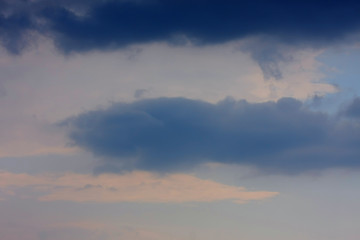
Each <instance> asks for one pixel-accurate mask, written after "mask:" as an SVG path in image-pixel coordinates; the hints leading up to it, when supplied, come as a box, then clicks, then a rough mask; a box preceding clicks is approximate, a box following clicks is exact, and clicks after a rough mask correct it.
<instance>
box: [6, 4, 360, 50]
mask: <svg viewBox="0 0 360 240" xmlns="http://www.w3.org/2000/svg"><path fill="white" fill-rule="evenodd" d="M0 6H1V7H2V11H0V12H2V13H3V14H4V13H5V14H6V15H9V13H10V15H11V16H10V17H9V18H7V17H4V15H3V16H2V17H1V19H2V20H1V21H2V22H6V19H7V21H8V22H9V23H8V24H4V23H3V24H2V25H9V24H10V25H11V23H13V26H15V28H7V27H5V28H4V27H3V29H2V32H3V33H4V32H7V31H10V32H9V33H11V32H12V31H15V32H17V31H18V30H19V31H20V29H24V30H26V29H27V28H28V26H29V22H28V21H27V20H26V21H25V20H19V19H24V18H27V15H31V18H32V19H33V21H32V22H33V23H36V24H35V25H36V26H34V29H37V30H38V31H39V32H41V33H42V34H45V35H47V36H50V37H52V38H53V39H54V41H55V42H56V44H57V46H58V47H59V48H61V49H62V50H63V51H65V52H71V51H88V50H92V49H108V48H117V47H124V46H127V45H130V44H134V43H147V42H154V41H168V42H173V43H178V42H179V36H185V37H186V38H188V39H190V40H193V42H194V43H196V44H199V45H202V44H217V43H224V42H227V41H230V40H235V39H240V38H243V37H246V36H253V35H271V36H276V37H278V38H279V39H281V41H283V42H286V43H295V44H300V45H301V44H305V45H308V44H310V45H313V46H316V45H318V44H320V45H321V44H324V43H333V42H337V41H340V40H342V39H343V37H345V36H346V35H348V34H351V33H354V32H357V31H358V30H359V27H360V16H359V12H360V3H359V1H350V0H344V1H320V0H313V1H310V0H302V1H285V0H245V1H237V0H225V1H224V0H221V1H220V0H195V1H194V0H150V1H145V0H144V1H141V0H138V1H136V0H122V1H115V0H113V1H110V0H102V1H100V0H99V1H91V2H89V1H86V0H74V1H68V0H59V1H44V0H38V1H26V0H23V1H21V0H14V1H4V0H2V1H0ZM9 9H10V10H11V11H8V10H9ZM20 15H21V16H20ZM11 29H15V30H11ZM7 35H8V34H7ZM13 35H14V36H19V37H21V36H20V35H21V34H20V35H19V34H18V35H16V34H13ZM180 42H181V41H180ZM4 45H5V46H7V45H6V42H5V44H4ZM10 49H11V46H10Z"/></svg>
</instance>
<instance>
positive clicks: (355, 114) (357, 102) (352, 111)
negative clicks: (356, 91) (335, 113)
mask: <svg viewBox="0 0 360 240" xmlns="http://www.w3.org/2000/svg"><path fill="white" fill-rule="evenodd" d="M345 115H346V116H348V117H352V118H359V117H360V98H359V97H357V98H355V99H354V100H353V101H352V102H351V103H350V104H349V106H347V108H346V109H345Z"/></svg>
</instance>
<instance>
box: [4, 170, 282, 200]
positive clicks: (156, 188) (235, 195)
mask: <svg viewBox="0 0 360 240" xmlns="http://www.w3.org/2000/svg"><path fill="white" fill-rule="evenodd" d="M0 180H1V181H0V186H1V188H2V189H5V190H6V191H4V192H3V193H2V194H3V195H5V196H8V195H10V196H11V195H14V191H17V192H18V191H19V190H21V189H24V188H27V189H30V190H31V191H32V193H33V194H35V195H37V198H38V199H39V200H40V201H71V202H99V203H111V202H113V203H116V202H143V203H144V202H149V203H186V202H214V201H223V200H230V201H233V202H235V203H246V202H248V201H253V200H262V199H266V198H271V197H274V196H276V195H277V194H278V193H277V192H269V191H248V190H246V189H245V188H243V187H236V186H229V185H225V184H221V183H217V182H215V181H212V180H204V179H199V178H197V177H195V176H192V175H187V174H171V175H165V176H157V175H155V174H152V173H148V172H130V173H126V174H123V175H117V174H102V175H99V176H94V175H86V174H75V173H67V174H63V175H56V174H53V175H49V174H48V175H29V174H16V173H11V172H0ZM17 195H19V196H21V195H22V194H21V192H18V194H17ZM23 196H24V197H26V193H25V194H24V195H23ZM28 197H29V196H28Z"/></svg>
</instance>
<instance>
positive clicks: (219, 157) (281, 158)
mask: <svg viewBox="0 0 360 240" xmlns="http://www.w3.org/2000/svg"><path fill="white" fill-rule="evenodd" d="M63 124H64V125H66V126H67V127H68V128H69V137H70V139H71V140H72V144H74V145H75V146H78V147H81V148H84V149H86V150H88V151H90V152H93V153H94V154H95V155H97V156H98V157H101V158H102V159H103V164H104V165H103V167H102V170H106V171H109V170H110V171H117V170H118V169H111V168H112V166H121V167H120V169H121V168H123V169H129V168H130V169H131V168H138V169H146V170H154V171H173V170H180V169H186V168H191V167H193V166H195V165H197V164H200V163H203V162H207V161H215V162H221V163H239V164H245V165H252V166H256V167H259V168H262V169H271V170H278V171H285V172H301V171H306V170H312V169H323V168H329V167H358V166H360V161H359V159H360V158H359V157H360V150H358V146H359V144H360V137H359V136H360V135H359V133H360V129H359V127H358V126H356V125H351V123H348V124H339V123H338V122H337V121H335V120H332V119H331V118H330V117H329V116H327V115H326V114H323V113H319V112H314V111H310V110H308V109H307V108H306V107H305V106H304V105H302V103H301V102H299V101H297V100H295V99H292V98H283V99H280V100H279V101H278V102H266V103H257V104H254V103H248V102H246V101H234V100H231V99H227V100H224V101H222V102H219V103H218V104H211V103H207V102H202V101H197V100H189V99H184V98H159V99H150V100H141V101H138V102H134V103H129V104H114V105H113V106H111V107H110V108H108V109H104V110H97V111H91V112H87V113H84V114H81V115H79V116H77V117H73V118H70V119H68V120H66V121H64V123H63ZM129 159H130V160H129Z"/></svg>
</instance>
